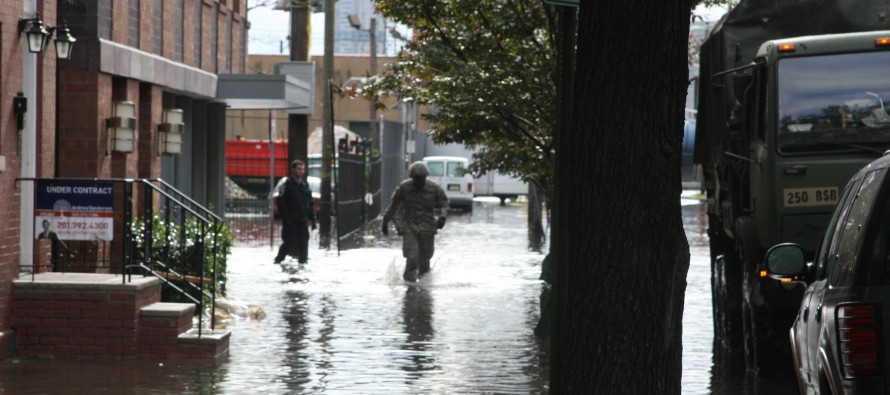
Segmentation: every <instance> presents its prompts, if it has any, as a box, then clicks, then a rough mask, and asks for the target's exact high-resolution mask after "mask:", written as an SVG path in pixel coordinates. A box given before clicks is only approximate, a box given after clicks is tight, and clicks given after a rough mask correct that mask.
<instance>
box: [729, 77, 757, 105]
mask: <svg viewBox="0 0 890 395" xmlns="http://www.w3.org/2000/svg"><path fill="white" fill-rule="evenodd" d="M752 81H754V77H752V76H751V75H750V74H738V73H736V74H733V75H732V94H733V96H735V99H736V100H737V101H739V102H741V103H744V102H745V92H747V91H748V88H749V87H750V86H751V82H752Z"/></svg>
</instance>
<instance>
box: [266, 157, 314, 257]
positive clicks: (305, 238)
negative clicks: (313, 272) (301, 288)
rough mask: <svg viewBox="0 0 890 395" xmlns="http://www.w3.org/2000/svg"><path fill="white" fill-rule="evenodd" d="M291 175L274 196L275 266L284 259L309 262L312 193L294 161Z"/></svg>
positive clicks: (303, 166)
mask: <svg viewBox="0 0 890 395" xmlns="http://www.w3.org/2000/svg"><path fill="white" fill-rule="evenodd" d="M290 169H291V175H290V177H288V178H287V181H285V182H284V186H283V187H282V188H281V192H280V193H279V194H278V201H277V202H276V204H277V205H278V212H279V213H280V214H281V223H282V226H281V239H282V240H283V243H282V244H281V247H279V248H278V255H277V256H276V257H275V263H281V261H283V260H284V257H285V256H286V255H290V256H294V255H296V258H297V261H299V262H300V263H306V262H307V261H308V260H309V226H310V224H311V226H312V230H315V209H314V208H313V207H312V205H313V203H312V191H310V190H309V184H307V183H306V180H304V179H303V174H305V173H306V164H305V163H303V161H301V160H299V159H297V160H295V161H293V162H291V164H290Z"/></svg>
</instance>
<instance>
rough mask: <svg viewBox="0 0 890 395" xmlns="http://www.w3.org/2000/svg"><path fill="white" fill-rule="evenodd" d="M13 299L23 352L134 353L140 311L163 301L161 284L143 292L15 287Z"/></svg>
mask: <svg viewBox="0 0 890 395" xmlns="http://www.w3.org/2000/svg"><path fill="white" fill-rule="evenodd" d="M12 298H13V317H14V318H13V320H12V326H13V328H14V329H15V333H16V336H15V337H16V351H17V353H18V354H19V355H20V356H26V357H50V356H55V357H78V358H83V357H86V358H89V357H108V356H133V355H136V354H137V352H138V345H139V340H138V335H139V333H138V332H139V331H138V328H139V322H138V321H139V309H140V308H142V307H144V306H147V305H149V304H151V303H156V302H159V301H160V283H158V284H157V285H155V286H150V287H146V288H144V289H141V290H138V291H93V290H89V291H76V290H56V289H46V290H34V289H29V290H19V289H15V290H13V293H12Z"/></svg>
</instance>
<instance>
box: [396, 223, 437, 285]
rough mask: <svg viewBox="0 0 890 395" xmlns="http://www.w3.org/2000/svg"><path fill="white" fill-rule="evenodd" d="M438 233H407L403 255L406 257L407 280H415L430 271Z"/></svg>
mask: <svg viewBox="0 0 890 395" xmlns="http://www.w3.org/2000/svg"><path fill="white" fill-rule="evenodd" d="M435 239H436V235H435V234H432V233H420V234H416V233H405V234H404V236H403V238H402V255H403V256H404V257H405V260H406V262H405V273H403V274H402V278H403V279H405V281H415V280H417V278H418V277H423V275H424V274H426V273H427V272H429V271H430V259H431V258H432V257H433V253H434V252H435V246H434V245H433V243H434V241H435Z"/></svg>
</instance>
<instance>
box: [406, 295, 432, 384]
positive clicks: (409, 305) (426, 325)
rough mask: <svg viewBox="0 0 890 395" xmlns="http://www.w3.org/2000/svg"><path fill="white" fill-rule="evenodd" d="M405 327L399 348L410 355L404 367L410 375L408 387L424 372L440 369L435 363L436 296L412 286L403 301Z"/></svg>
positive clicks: (421, 376) (420, 377) (407, 382)
mask: <svg viewBox="0 0 890 395" xmlns="http://www.w3.org/2000/svg"><path fill="white" fill-rule="evenodd" d="M402 325H403V326H404V328H405V329H404V330H405V335H406V336H407V338H406V340H405V343H404V344H403V345H402V346H401V347H399V348H400V349H402V350H403V351H406V352H407V354H408V358H409V361H406V362H407V363H405V364H403V365H402V367H401V368H402V370H404V371H406V372H408V376H407V380H406V382H405V384H409V385H410V384H413V383H414V382H415V381H417V380H420V379H422V378H423V376H424V373H425V372H427V371H430V370H434V369H437V367H436V365H435V363H436V358H435V347H433V344H432V341H433V338H434V337H435V329H434V328H433V296H432V295H431V294H430V292H429V291H428V290H426V289H423V288H421V287H418V286H409V287H407V288H406V289H405V296H404V297H403V298H402Z"/></svg>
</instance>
